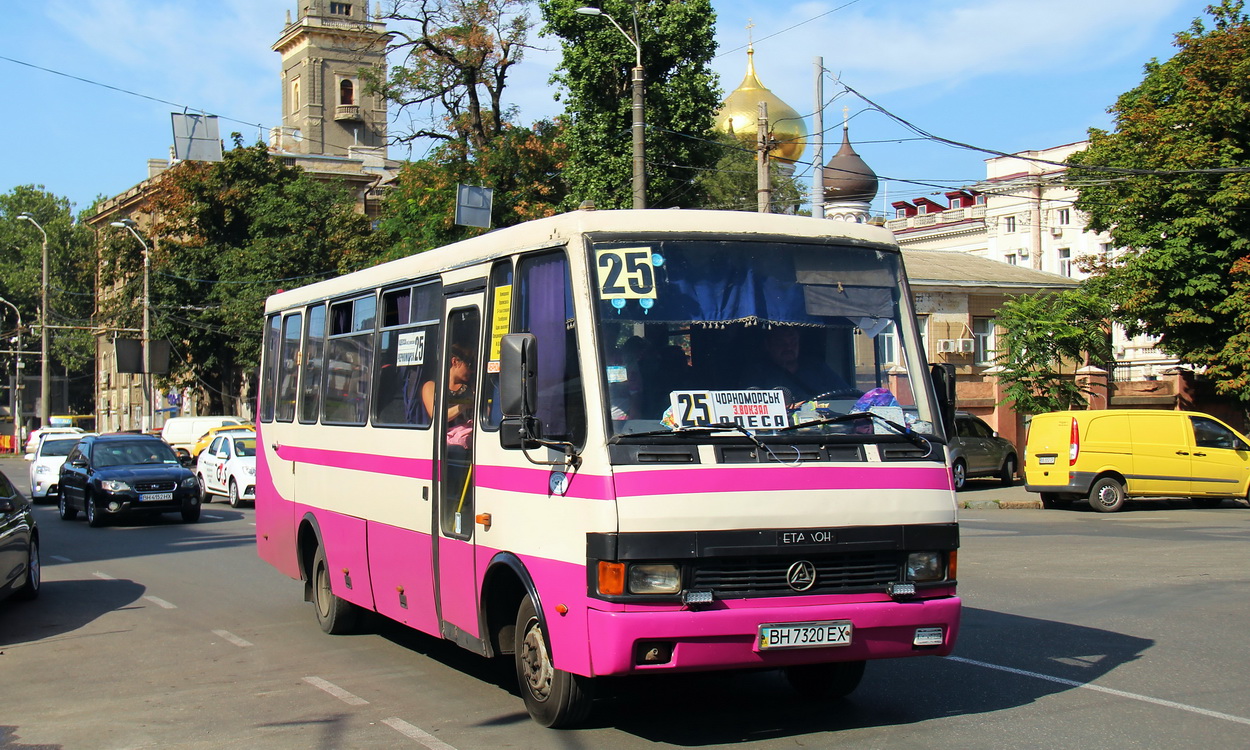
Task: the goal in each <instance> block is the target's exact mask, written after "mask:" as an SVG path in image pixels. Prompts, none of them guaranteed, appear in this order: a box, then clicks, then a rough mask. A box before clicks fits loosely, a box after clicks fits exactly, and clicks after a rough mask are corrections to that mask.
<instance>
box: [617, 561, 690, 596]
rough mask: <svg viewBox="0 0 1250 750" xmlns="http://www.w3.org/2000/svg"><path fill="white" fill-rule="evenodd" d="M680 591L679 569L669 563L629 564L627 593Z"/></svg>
mask: <svg viewBox="0 0 1250 750" xmlns="http://www.w3.org/2000/svg"><path fill="white" fill-rule="evenodd" d="M678 591H681V571H679V570H678V569H677V566H676V565H673V564H671V563H639V564H636V565H630V566H629V593H631V594H676V593H677V592H678Z"/></svg>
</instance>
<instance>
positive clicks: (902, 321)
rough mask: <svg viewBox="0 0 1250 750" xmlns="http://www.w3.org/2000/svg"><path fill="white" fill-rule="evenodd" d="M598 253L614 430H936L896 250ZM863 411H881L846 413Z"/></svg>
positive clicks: (685, 244)
mask: <svg viewBox="0 0 1250 750" xmlns="http://www.w3.org/2000/svg"><path fill="white" fill-rule="evenodd" d="M591 253H592V258H591V261H592V268H594V269H595V274H596V278H595V279H594V285H595V289H596V292H597V299H596V310H597V314H598V320H597V325H598V332H599V337H598V340H599V342H600V347H601V352H600V354H601V361H602V362H603V373H602V377H603V379H604V387H605V388H606V392H607V394H608V398H607V401H608V403H607V404H606V405H605V406H606V408H607V409H608V410H609V423H610V425H611V428H610V429H611V432H612V434H613V435H616V436H623V435H630V434H640V433H655V432H657V431H663V430H666V429H667V430H672V431H674V432H677V431H679V430H681V429H682V428H690V427H707V426H710V425H723V424H727V423H732V424H735V425H737V426H739V427H742V428H745V429H748V430H751V431H752V432H759V433H761V434H763V435H768V434H769V433H770V431H774V430H781V429H785V430H786V433H785V434H786V439H787V440H793V439H794V438H795V437H798V436H803V435H819V436H824V435H829V434H846V435H856V434H859V435H864V434H867V435H872V434H878V435H884V434H891V433H897V430H896V429H895V428H894V427H893V426H891V424H890V423H891V422H892V423H894V424H895V425H901V426H904V427H905V428H907V429H910V430H912V431H915V432H918V433H922V434H924V433H930V434H931V433H933V432H934V423H935V422H936V421H938V420H936V419H935V416H934V410H933V407H932V404H931V401H930V398H929V396H928V383H927V375H926V374H925V372H924V368H923V364H922V363H921V362H914V361H912V359H913V358H917V357H918V356H919V355H918V354H917V352H919V347H918V346H917V345H916V342H914V341H913V340H912V339H913V338H914V331H915V328H914V327H913V325H912V323H911V320H910V319H909V317H905V316H909V315H910V313H909V312H907V311H906V309H905V307H904V305H903V304H902V303H901V300H902V299H903V296H904V291H903V290H904V287H903V285H902V283H901V276H902V268H901V260H900V257H899V255H898V254H897V253H896V252H887V251H884V250H879V249H874V248H868V247H851V246H843V245H818V244H804V243H796V242H767V241H741V240H735V241H711V240H651V241H628V240H623V241H618V240H612V241H599V242H594V243H593V244H592V247H591ZM909 376H910V377H909ZM854 412H870V413H872V414H874V415H876V416H877V417H881V419H874V418H865V419H855V418H850V419H843V420H836V418H837V417H840V416H843V415H846V414H850V413H854ZM805 425H807V426H805ZM660 434H663V433H662V432H661V433H660ZM692 434H693V433H692ZM699 434H703V435H708V434H715V433H712V432H709V431H706V430H703V431H699Z"/></svg>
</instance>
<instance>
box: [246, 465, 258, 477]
mask: <svg viewBox="0 0 1250 750" xmlns="http://www.w3.org/2000/svg"><path fill="white" fill-rule="evenodd" d="M243 473H244V474H247V475H248V476H249V477H254V476H256V467H255V466H244V467H243Z"/></svg>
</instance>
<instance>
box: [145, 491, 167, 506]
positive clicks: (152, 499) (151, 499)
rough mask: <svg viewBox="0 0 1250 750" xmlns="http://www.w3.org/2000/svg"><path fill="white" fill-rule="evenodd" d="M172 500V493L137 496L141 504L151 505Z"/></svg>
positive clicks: (152, 493)
mask: <svg viewBox="0 0 1250 750" xmlns="http://www.w3.org/2000/svg"><path fill="white" fill-rule="evenodd" d="M173 499H174V493H172V492H149V493H148V494H146V495H140V496H139V502H141V503H153V502H160V501H161V500H173Z"/></svg>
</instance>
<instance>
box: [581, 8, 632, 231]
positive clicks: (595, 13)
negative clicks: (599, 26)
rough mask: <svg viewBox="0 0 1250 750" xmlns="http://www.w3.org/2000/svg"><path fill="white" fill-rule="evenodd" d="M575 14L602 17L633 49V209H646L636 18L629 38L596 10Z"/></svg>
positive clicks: (589, 9)
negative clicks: (632, 32)
mask: <svg viewBox="0 0 1250 750" xmlns="http://www.w3.org/2000/svg"><path fill="white" fill-rule="evenodd" d="M576 12H578V13H581V14H582V15H584V16H603V17H604V18H606V19H608V20H609V21H611V22H612V25H613V26H615V27H616V30H617V31H619V32H621V35H622V36H624V37H625V39H626V40H627V41H628V42H629V43H630V44H632V45H633V47H634V69H633V71H632V72H631V81H632V84H633V90H634V102H633V114H634V126H633V131H632V132H633V136H634V208H646V207H647V150H646V145H647V142H646V124H647V120H646V115H645V113H644V111H643V101H644V100H643V94H644V89H643V77H642V73H643V70H642V45H641V44H639V40H638V38H637V37H638V16H637V14H635V15H634V35H633V36H630V35H629V32H627V31H626V30H625V29H624V28H622V27H621V25H620V24H619V23H617V22H616V19H615V18H613V17H612V16H610V15H608V14H607V13H604V12H603V11H602V10H600V9H598V8H577V10H576Z"/></svg>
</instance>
